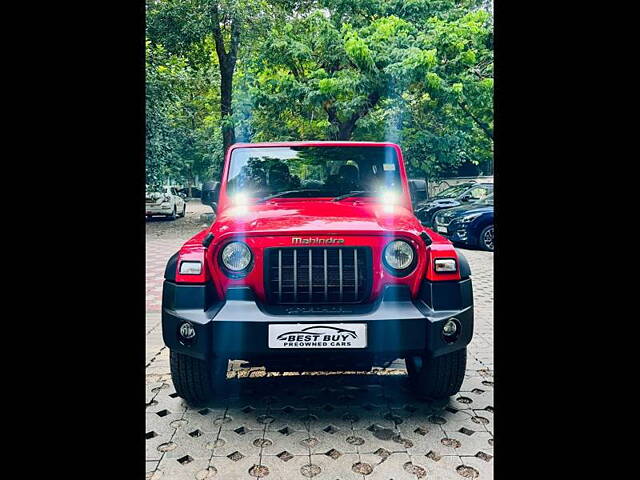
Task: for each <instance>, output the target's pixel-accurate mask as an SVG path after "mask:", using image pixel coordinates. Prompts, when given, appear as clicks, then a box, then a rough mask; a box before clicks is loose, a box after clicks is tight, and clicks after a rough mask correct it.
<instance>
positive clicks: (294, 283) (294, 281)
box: [293, 250, 298, 303]
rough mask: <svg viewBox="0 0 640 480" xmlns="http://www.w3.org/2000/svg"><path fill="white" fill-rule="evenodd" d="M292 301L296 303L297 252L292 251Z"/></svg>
mask: <svg viewBox="0 0 640 480" xmlns="http://www.w3.org/2000/svg"><path fill="white" fill-rule="evenodd" d="M293 301H294V303H298V250H294V251H293Z"/></svg>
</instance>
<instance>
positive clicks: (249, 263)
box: [218, 240, 254, 278]
mask: <svg viewBox="0 0 640 480" xmlns="http://www.w3.org/2000/svg"><path fill="white" fill-rule="evenodd" d="M234 247H240V248H241V249H243V251H244V252H245V253H246V254H247V255H246V259H245V260H244V261H243V262H242V264H241V266H242V268H238V266H234V265H231V264H230V263H228V262H227V261H225V260H226V258H228V256H229V255H231V254H230V253H227V252H229V249H231V248H234ZM218 263H219V265H220V268H221V269H222V271H223V272H224V273H225V275H227V276H228V277H230V278H242V277H244V276H246V275H247V274H248V273H249V272H250V271H251V270H252V268H253V263H254V256H253V252H252V251H251V248H250V247H249V245H247V244H246V243H244V242H241V241H239V240H232V241H230V242H227V243H226V244H225V245H224V246H223V247H222V248H221V249H220V253H219V254H218Z"/></svg>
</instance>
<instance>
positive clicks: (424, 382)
mask: <svg viewBox="0 0 640 480" xmlns="http://www.w3.org/2000/svg"><path fill="white" fill-rule="evenodd" d="M406 364H407V373H408V374H409V380H410V382H411V383H412V385H413V388H414V390H415V392H416V393H417V394H418V395H419V396H420V397H427V398H431V399H439V398H446V397H450V396H451V395H455V394H456V393H458V392H459V391H460V387H461V386H462V381H463V380H464V371H465V368H466V366H467V349H466V348H462V349H460V350H456V351H455V352H451V353H447V354H445V355H440V356H438V357H434V358H427V357H409V358H407V359H406Z"/></svg>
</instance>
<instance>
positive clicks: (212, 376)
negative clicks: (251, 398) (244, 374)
mask: <svg viewBox="0 0 640 480" xmlns="http://www.w3.org/2000/svg"><path fill="white" fill-rule="evenodd" d="M169 360H170V366H171V380H172V381H173V386H174V388H175V389H176V393H177V394H178V395H179V396H180V397H182V398H184V399H185V400H186V401H187V403H189V404H190V405H193V406H201V405H203V404H206V403H207V402H210V401H212V400H213V399H215V397H216V393H219V392H220V391H221V390H222V388H223V384H224V381H225V378H226V372H227V369H226V366H227V362H226V361H225V362H220V361H213V363H212V362H206V361H204V360H200V359H198V358H194V357H190V356H188V355H184V354H182V353H178V352H174V351H172V350H171V351H170V352H169ZM223 364H224V368H223V366H222V365H223Z"/></svg>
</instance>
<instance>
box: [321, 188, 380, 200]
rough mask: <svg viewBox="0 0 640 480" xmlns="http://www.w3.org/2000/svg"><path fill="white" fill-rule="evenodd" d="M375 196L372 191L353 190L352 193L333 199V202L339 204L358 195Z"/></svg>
mask: <svg viewBox="0 0 640 480" xmlns="http://www.w3.org/2000/svg"><path fill="white" fill-rule="evenodd" d="M364 194H367V195H373V194H375V192H373V191H371V190H353V191H351V192H347V193H345V194H344V195H340V196H338V197H335V198H332V199H331V201H332V202H339V201H340V200H344V199H345V198H349V197H356V196H358V195H364Z"/></svg>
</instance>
